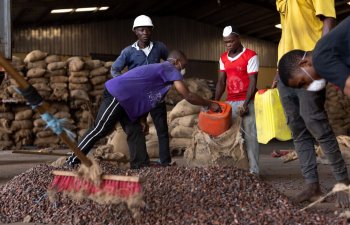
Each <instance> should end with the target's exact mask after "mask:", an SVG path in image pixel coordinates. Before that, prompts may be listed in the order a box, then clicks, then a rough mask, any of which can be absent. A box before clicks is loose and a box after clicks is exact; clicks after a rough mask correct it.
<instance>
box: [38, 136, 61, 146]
mask: <svg viewBox="0 0 350 225" xmlns="http://www.w3.org/2000/svg"><path fill="white" fill-rule="evenodd" d="M59 142H60V139H59V137H57V136H50V137H45V138H36V139H35V140H34V145H35V146H41V147H44V146H45V147H47V146H57V145H58V144H59Z"/></svg>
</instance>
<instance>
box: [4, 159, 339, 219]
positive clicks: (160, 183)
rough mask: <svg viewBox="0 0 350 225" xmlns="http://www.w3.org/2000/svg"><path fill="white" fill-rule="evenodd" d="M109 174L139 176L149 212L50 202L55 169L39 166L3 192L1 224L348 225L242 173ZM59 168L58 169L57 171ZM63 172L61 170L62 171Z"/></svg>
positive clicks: (120, 206)
mask: <svg viewBox="0 0 350 225" xmlns="http://www.w3.org/2000/svg"><path fill="white" fill-rule="evenodd" d="M102 167H103V170H104V172H105V173H106V174H119V175H140V176H144V177H145V178H146V181H145V182H144V183H143V193H144V201H145V203H146V205H145V207H144V208H142V209H140V210H141V212H140V213H141V217H140V218H139V219H138V220H136V219H134V218H133V217H132V214H131V212H130V211H129V210H128V208H127V206H126V204H124V203H121V204H117V205H99V204H97V203H95V202H92V201H91V200H83V201H81V202H73V201H72V200H70V199H68V198H66V197H64V196H63V195H61V194H59V195H58V198H57V200H56V202H50V201H49V199H48V197H47V194H46V191H47V188H48V186H49V185H50V182H51V180H52V178H53V176H52V175H51V170H52V169H54V167H51V166H47V165H40V166H37V167H34V168H32V169H30V170H28V171H27V172H25V173H23V174H20V175H18V176H16V177H15V178H13V179H12V180H11V181H9V182H8V183H7V184H6V185H5V186H2V187H0V205H1V207H0V223H13V222H22V221H23V220H25V221H26V222H36V223H49V224H284V225H286V224H344V223H345V219H342V218H339V217H336V216H333V215H324V214H322V213H316V212H317V211H316V212H315V211H314V210H313V212H310V211H304V212H300V211H299V210H300V207H299V206H298V205H293V204H292V203H291V202H290V200H289V199H288V198H287V197H286V196H284V195H283V194H281V193H279V192H278V191H277V190H276V189H274V188H272V186H270V185H269V184H267V183H265V182H263V181H261V180H259V179H258V178H256V177H255V176H254V175H251V174H249V173H247V172H245V171H243V170H239V169H234V168H223V167H208V168H185V167H176V166H173V167H166V168H163V167H162V168H143V169H140V170H127V169H118V168H116V167H115V166H112V165H110V164H107V163H105V164H103V165H102ZM56 169H57V168H56ZM60 169H62V168H60Z"/></svg>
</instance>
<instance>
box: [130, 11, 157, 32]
mask: <svg viewBox="0 0 350 225" xmlns="http://www.w3.org/2000/svg"><path fill="white" fill-rule="evenodd" d="M135 27H153V23H152V20H151V18H149V17H148V16H145V15H141V16H138V17H136V19H135V20H134V25H133V26H132V30H134V29H135Z"/></svg>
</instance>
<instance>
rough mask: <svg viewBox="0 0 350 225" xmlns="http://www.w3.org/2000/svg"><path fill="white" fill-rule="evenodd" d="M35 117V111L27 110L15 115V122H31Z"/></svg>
mask: <svg viewBox="0 0 350 225" xmlns="http://www.w3.org/2000/svg"><path fill="white" fill-rule="evenodd" d="M32 116H33V110H31V109H26V110H23V111H19V112H17V113H16V114H15V120H30V119H32Z"/></svg>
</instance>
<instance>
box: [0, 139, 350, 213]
mask: <svg viewBox="0 0 350 225" xmlns="http://www.w3.org/2000/svg"><path fill="white" fill-rule="evenodd" d="M278 149H279V150H290V149H293V143H292V142H291V141H287V142H280V141H276V140H272V141H271V142H270V143H268V144H266V145H260V168H261V179H262V180H264V181H266V182H268V183H270V184H271V185H272V186H273V187H275V188H276V189H278V190H279V191H280V192H282V193H284V194H285V195H287V196H289V197H291V196H293V195H294V194H296V193H297V192H298V191H300V190H301V189H302V187H303V184H304V183H303V178H302V176H301V174H300V168H299V161H298V160H295V161H292V162H289V163H283V162H282V161H281V159H279V158H272V157H271V155H270V154H271V152H272V151H273V150H278ZM67 151H68V150H60V152H61V153H66V152H67ZM58 157H59V156H47V155H28V154H17V153H16V154H15V153H12V152H11V151H0V186H1V185H4V184H5V183H6V182H7V181H9V180H10V179H12V178H13V177H14V176H16V175H18V174H20V173H22V172H24V171H26V170H27V169H29V168H31V167H33V166H35V165H38V164H41V163H50V162H53V161H55V160H56V159H57V158H58ZM176 161H178V162H179V163H178V165H181V164H182V163H181V158H176ZM348 169H350V168H349V167H348ZM318 170H319V176H320V180H321V188H322V190H323V191H324V193H326V192H328V191H330V190H331V189H332V187H333V185H334V184H335V180H334V179H333V176H332V173H331V168H330V167H329V166H328V165H321V164H319V166H318ZM349 171H350V170H349ZM305 205H306V204H305ZM315 210H325V213H333V212H334V210H336V208H334V197H330V198H329V199H327V201H326V202H324V203H321V204H320V205H318V206H317V207H316V209H315Z"/></svg>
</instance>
